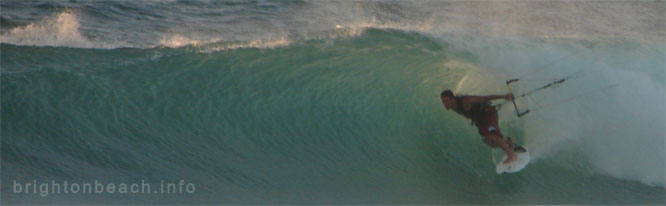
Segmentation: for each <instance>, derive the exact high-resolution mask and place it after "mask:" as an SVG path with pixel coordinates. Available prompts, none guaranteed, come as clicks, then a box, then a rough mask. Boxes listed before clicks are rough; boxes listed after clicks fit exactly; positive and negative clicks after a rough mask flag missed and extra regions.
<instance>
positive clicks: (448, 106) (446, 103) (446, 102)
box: [441, 96, 456, 110]
mask: <svg viewBox="0 0 666 206" xmlns="http://www.w3.org/2000/svg"><path fill="white" fill-rule="evenodd" d="M441 98H442V104H444V107H446V110H450V109H451V107H453V104H455V103H456V101H455V100H454V99H453V98H451V97H447V96H441Z"/></svg>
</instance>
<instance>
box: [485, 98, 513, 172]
mask: <svg viewBox="0 0 666 206" xmlns="http://www.w3.org/2000/svg"><path fill="white" fill-rule="evenodd" d="M486 115H487V116H486V117H487V118H488V119H487V120H488V122H489V123H490V125H489V126H492V127H494V128H495V130H496V131H489V133H490V134H489V135H488V136H486V138H485V139H484V142H485V141H490V142H491V144H489V145H491V147H493V146H492V145H496V146H495V147H497V146H499V147H500V148H502V149H503V150H504V152H506V155H507V158H506V161H504V163H509V162H511V161H513V160H516V155H515V153H514V152H513V146H514V143H513V140H511V139H509V140H507V139H505V138H504V135H502V132H501V131H500V129H499V123H498V122H499V118H498V117H497V111H495V108H494V107H492V106H490V107H488V108H486ZM486 139H487V140H486ZM486 144H488V143H486ZM495 147H493V148H495Z"/></svg>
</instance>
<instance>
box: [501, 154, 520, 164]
mask: <svg viewBox="0 0 666 206" xmlns="http://www.w3.org/2000/svg"><path fill="white" fill-rule="evenodd" d="M517 159H518V157H517V156H516V155H510V156H509V157H507V158H506V160H504V164H509V163H510V162H513V161H516V160H517Z"/></svg>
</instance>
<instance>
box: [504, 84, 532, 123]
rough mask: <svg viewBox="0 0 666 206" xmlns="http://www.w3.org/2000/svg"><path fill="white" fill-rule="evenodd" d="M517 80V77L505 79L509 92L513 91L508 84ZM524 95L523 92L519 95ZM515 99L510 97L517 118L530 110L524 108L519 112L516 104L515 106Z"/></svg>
mask: <svg viewBox="0 0 666 206" xmlns="http://www.w3.org/2000/svg"><path fill="white" fill-rule="evenodd" d="M517 81H518V79H510V80H507V81H506V88H508V89H509V92H511V94H513V91H512V90H511V86H509V84H511V83H512V82H517ZM524 96H525V94H523V95H522V96H521V97H524ZM515 99H516V98H515V97H514V98H511V102H512V103H513V108H514V109H515V110H516V115H518V118H520V117H522V116H523V115H526V114H527V113H528V112H530V110H529V109H528V110H525V111H524V112H519V111H518V106H516V100H515Z"/></svg>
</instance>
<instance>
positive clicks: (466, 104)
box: [440, 89, 522, 164]
mask: <svg viewBox="0 0 666 206" xmlns="http://www.w3.org/2000/svg"><path fill="white" fill-rule="evenodd" d="M440 98H441V99H442V103H443V104H444V107H446V110H453V111H455V112H456V113H458V114H460V115H462V116H464V117H466V118H468V119H471V120H472V124H473V125H475V126H476V127H477V128H478V129H479V134H480V135H481V136H482V137H483V142H484V143H486V144H487V145H489V146H490V147H492V148H497V147H500V148H502V149H503V150H504V152H506V154H507V157H508V158H506V161H504V164H507V163H509V162H511V161H514V160H516V158H517V157H516V154H515V153H514V145H515V144H514V142H513V140H512V139H511V138H508V139H507V140H505V139H504V136H503V135H502V132H500V129H499V126H498V124H497V121H498V119H497V110H496V109H495V107H494V106H492V105H491V104H490V101H492V100H496V99H506V100H511V99H513V98H514V96H513V94H512V93H508V94H505V95H489V96H467V95H458V96H455V95H453V92H451V90H448V89H447V90H444V91H443V92H442V93H441V95H440ZM515 149H517V150H522V148H521V147H516V148H515Z"/></svg>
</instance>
